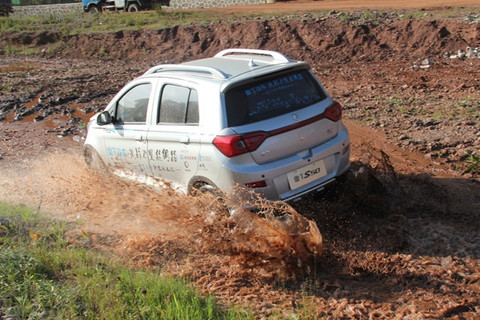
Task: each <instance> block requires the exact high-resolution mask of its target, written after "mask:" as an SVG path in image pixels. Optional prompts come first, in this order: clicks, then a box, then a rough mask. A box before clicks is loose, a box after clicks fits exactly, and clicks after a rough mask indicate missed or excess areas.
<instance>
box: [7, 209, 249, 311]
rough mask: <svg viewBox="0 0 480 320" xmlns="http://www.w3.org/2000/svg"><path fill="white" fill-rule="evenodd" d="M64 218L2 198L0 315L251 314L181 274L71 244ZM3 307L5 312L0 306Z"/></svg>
mask: <svg viewBox="0 0 480 320" xmlns="http://www.w3.org/2000/svg"><path fill="white" fill-rule="evenodd" d="M70 227H71V226H69V225H68V224H67V223H65V222H61V221H57V220H52V219H50V218H46V217H44V216H41V215H39V214H35V212H34V211H33V210H32V209H29V208H27V207H25V206H10V205H7V204H4V203H0V310H3V311H0V317H1V316H5V315H10V316H16V317H19V318H20V319H39V318H44V319H252V318H253V316H252V315H249V314H247V313H245V312H244V311H239V310H234V309H231V310H224V309H223V308H221V307H220V306H219V305H218V304H216V303H215V301H214V299H213V297H212V296H202V295H200V294H198V293H197V292H195V290H194V289H193V288H192V287H191V286H190V285H189V284H188V282H186V281H184V280H179V279H176V278H171V277H165V276H162V275H160V274H159V272H158V271H147V270H133V269H130V268H128V267H126V266H124V265H122V264H121V262H120V261H116V260H115V258H112V257H107V256H105V255H103V254H100V253H98V252H93V251H89V250H86V249H85V248H82V247H79V246H75V245H71V244H70V243H69V242H68V241H67V239H66V238H65V236H64V234H65V232H66V231H67V230H68V229H69V228H70ZM2 313H3V314H2Z"/></svg>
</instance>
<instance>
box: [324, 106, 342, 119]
mask: <svg viewBox="0 0 480 320" xmlns="http://www.w3.org/2000/svg"><path fill="white" fill-rule="evenodd" d="M323 115H324V116H325V118H327V119H330V120H332V121H338V120H340V119H342V106H341V105H340V103H338V102H337V101H334V102H333V104H332V105H331V106H330V107H328V108H327V109H325V112H324V113H323Z"/></svg>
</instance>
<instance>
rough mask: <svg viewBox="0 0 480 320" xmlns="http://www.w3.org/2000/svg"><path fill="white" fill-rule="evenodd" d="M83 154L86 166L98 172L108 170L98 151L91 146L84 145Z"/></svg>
mask: <svg viewBox="0 0 480 320" xmlns="http://www.w3.org/2000/svg"><path fill="white" fill-rule="evenodd" d="M83 156H84V158H85V163H86V164H87V166H89V167H90V168H92V169H93V170H95V171H97V172H99V173H106V172H107V171H108V169H107V166H106V165H105V162H103V160H102V158H101V157H100V155H99V154H98V152H97V151H96V150H95V149H93V148H92V147H86V148H85V150H84V151H83Z"/></svg>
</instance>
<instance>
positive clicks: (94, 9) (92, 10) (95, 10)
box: [87, 5, 100, 13]
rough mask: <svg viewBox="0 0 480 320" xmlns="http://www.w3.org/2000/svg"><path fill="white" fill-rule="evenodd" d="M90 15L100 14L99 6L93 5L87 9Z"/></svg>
mask: <svg viewBox="0 0 480 320" xmlns="http://www.w3.org/2000/svg"><path fill="white" fill-rule="evenodd" d="M87 12H88V13H100V8H99V7H98V6H97V5H92V6H90V7H88V9H87Z"/></svg>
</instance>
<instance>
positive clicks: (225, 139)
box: [213, 131, 269, 158]
mask: <svg viewBox="0 0 480 320" xmlns="http://www.w3.org/2000/svg"><path fill="white" fill-rule="evenodd" d="M268 136H269V134H268V133H267V132H264V131H256V132H251V133H247V134H243V135H240V134H235V135H230V136H216V137H215V139H213V144H214V145H215V147H217V149H218V150H220V152H221V153H223V154H224V155H225V156H227V157H229V158H230V157H234V156H238V155H241V154H244V153H247V152H252V151H255V150H257V148H258V147H259V146H260V145H261V144H262V143H263V141H265V139H266V138H267V137H268Z"/></svg>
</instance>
